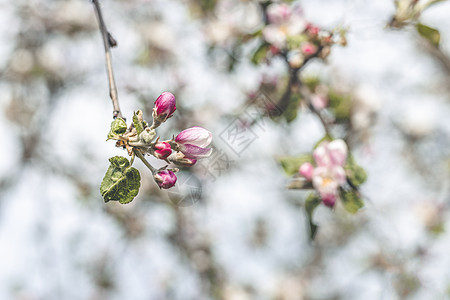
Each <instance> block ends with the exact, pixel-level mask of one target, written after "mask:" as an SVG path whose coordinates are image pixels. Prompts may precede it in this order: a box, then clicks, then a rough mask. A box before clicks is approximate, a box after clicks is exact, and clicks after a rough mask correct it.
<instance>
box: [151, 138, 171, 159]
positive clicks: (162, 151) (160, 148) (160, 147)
mask: <svg viewBox="0 0 450 300" xmlns="http://www.w3.org/2000/svg"><path fill="white" fill-rule="evenodd" d="M153 149H154V151H153V154H154V156H155V157H156V158H159V159H166V158H167V157H168V156H169V155H170V154H171V153H172V148H171V147H170V144H169V143H167V142H157V143H156V144H155V145H154V146H153Z"/></svg>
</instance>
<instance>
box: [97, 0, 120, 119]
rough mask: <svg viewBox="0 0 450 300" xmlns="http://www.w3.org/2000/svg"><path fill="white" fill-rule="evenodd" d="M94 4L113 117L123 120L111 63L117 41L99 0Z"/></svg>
mask: <svg viewBox="0 0 450 300" xmlns="http://www.w3.org/2000/svg"><path fill="white" fill-rule="evenodd" d="M92 3H93V4H94V9H95V13H96V15H97V19H98V24H99V28H100V33H101V35H102V38H103V45H104V46H105V58H106V71H107V73H108V81H109V95H110V97H111V100H112V103H113V109H114V111H113V117H114V118H117V117H119V118H122V119H123V116H122V112H121V111H120V107H119V98H118V94H117V87H116V82H115V80H114V73H113V67H112V62H111V48H112V47H115V46H117V42H116V40H115V39H114V38H113V37H112V36H111V34H110V33H109V32H108V30H107V29H106V25H105V22H104V21H103V16H102V11H101V8H100V3H99V1H98V0H92Z"/></svg>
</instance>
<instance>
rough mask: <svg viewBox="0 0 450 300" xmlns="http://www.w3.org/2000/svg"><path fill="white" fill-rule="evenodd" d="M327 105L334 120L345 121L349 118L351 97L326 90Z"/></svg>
mask: <svg viewBox="0 0 450 300" xmlns="http://www.w3.org/2000/svg"><path fill="white" fill-rule="evenodd" d="M328 99H329V101H330V102H329V105H330V108H331V110H332V111H333V114H334V116H335V117H336V121H337V122H339V123H345V122H347V121H348V120H349V118H350V112H351V108H352V99H351V97H349V96H348V95H345V94H342V93H338V92H336V91H333V90H330V91H329V92H328Z"/></svg>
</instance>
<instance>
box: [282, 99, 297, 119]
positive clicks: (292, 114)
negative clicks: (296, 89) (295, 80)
mask: <svg viewBox="0 0 450 300" xmlns="http://www.w3.org/2000/svg"><path fill="white" fill-rule="evenodd" d="M300 100H301V98H300V95H299V94H296V93H294V94H292V95H291V97H290V100H289V104H288V106H287V108H286V110H285V111H284V112H283V116H284V118H285V119H286V121H287V122H288V123H291V122H292V121H294V120H295V119H296V118H297V112H298V106H299V104H300Z"/></svg>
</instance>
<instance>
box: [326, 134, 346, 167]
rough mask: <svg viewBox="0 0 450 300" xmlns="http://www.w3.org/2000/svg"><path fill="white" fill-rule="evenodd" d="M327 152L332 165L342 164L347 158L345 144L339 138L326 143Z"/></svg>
mask: <svg viewBox="0 0 450 300" xmlns="http://www.w3.org/2000/svg"><path fill="white" fill-rule="evenodd" d="M327 148H328V152H329V156H330V160H331V163H332V164H333V165H338V166H343V165H344V164H345V160H346V159H347V151H348V148H347V144H346V143H345V142H344V141H343V140H341V139H339V140H334V141H332V142H331V143H329V144H328V147H327Z"/></svg>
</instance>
